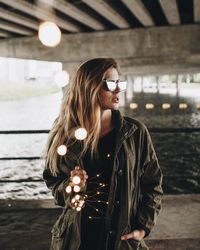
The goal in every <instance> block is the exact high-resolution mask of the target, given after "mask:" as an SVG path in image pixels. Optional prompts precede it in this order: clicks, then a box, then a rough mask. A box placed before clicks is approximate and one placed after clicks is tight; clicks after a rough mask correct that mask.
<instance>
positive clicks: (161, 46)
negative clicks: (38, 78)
mask: <svg viewBox="0 0 200 250" xmlns="http://www.w3.org/2000/svg"><path fill="white" fill-rule="evenodd" d="M199 41H200V25H184V26H170V27H153V28H142V29H126V30H118V31H106V32H94V33H78V34H69V35H63V37H62V41H61V43H60V44H59V45H58V46H57V47H56V48H53V49H52V48H47V47H44V46H43V45H42V44H41V43H40V42H39V40H38V39H37V37H30V38H17V39H9V40H4V41H2V42H1V43H0V56H5V57H17V58H26V59H39V60H47V61H52V60H53V61H60V62H63V63H64V68H65V69H66V70H68V71H69V72H73V70H74V69H75V68H76V66H77V65H78V64H80V62H83V61H85V60H87V59H90V58H94V57H103V56H106V57H114V58H115V59H117V60H118V61H119V63H120V65H121V68H122V71H123V73H125V74H128V75H141V74H142V75H148V74H164V73H183V72H184V73H185V72H186V71H187V72H200V42H199Z"/></svg>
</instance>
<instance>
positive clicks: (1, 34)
mask: <svg viewBox="0 0 200 250" xmlns="http://www.w3.org/2000/svg"><path fill="white" fill-rule="evenodd" d="M0 37H10V33H9V32H6V31H0Z"/></svg>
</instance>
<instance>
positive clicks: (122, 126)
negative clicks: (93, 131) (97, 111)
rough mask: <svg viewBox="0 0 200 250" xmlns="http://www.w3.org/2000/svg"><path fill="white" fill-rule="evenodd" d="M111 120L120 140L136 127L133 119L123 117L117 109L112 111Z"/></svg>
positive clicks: (129, 134) (131, 132) (130, 133)
mask: <svg viewBox="0 0 200 250" xmlns="http://www.w3.org/2000/svg"><path fill="white" fill-rule="evenodd" d="M112 122H113V124H114V126H115V127H116V129H117V132H118V136H119V140H120V141H123V140H125V139H126V138H128V137H129V136H131V135H132V134H133V133H134V132H135V131H136V130H137V129H138V126H137V125H136V123H134V119H132V118H129V117H123V116H122V115H121V113H120V111H119V110H113V111H112Z"/></svg>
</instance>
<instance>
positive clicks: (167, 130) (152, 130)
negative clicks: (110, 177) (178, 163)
mask: <svg viewBox="0 0 200 250" xmlns="http://www.w3.org/2000/svg"><path fill="white" fill-rule="evenodd" d="M148 129H149V131H150V133H199V132H200V128H148ZM48 133H49V130H6V131H5V130H4V131H0V134H48ZM183 155H184V156H197V155H198V156H199V154H198V153H185V154H173V157H180V156H183ZM159 156H160V157H166V156H168V157H172V155H169V154H160V155H159ZM40 159H41V160H42V158H41V157H39V156H27V157H0V161H7V160H29V161H31V160H40ZM41 181H43V180H42V179H30V178H27V179H19V180H0V183H6V182H41Z"/></svg>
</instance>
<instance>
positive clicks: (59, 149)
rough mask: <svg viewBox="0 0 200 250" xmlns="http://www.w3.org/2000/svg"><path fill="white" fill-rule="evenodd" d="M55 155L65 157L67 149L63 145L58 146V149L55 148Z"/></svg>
mask: <svg viewBox="0 0 200 250" xmlns="http://www.w3.org/2000/svg"><path fill="white" fill-rule="evenodd" d="M57 153H58V154H59V155H65V154H66V153H67V147H66V146H65V145H60V146H59V147H58V148H57Z"/></svg>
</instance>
